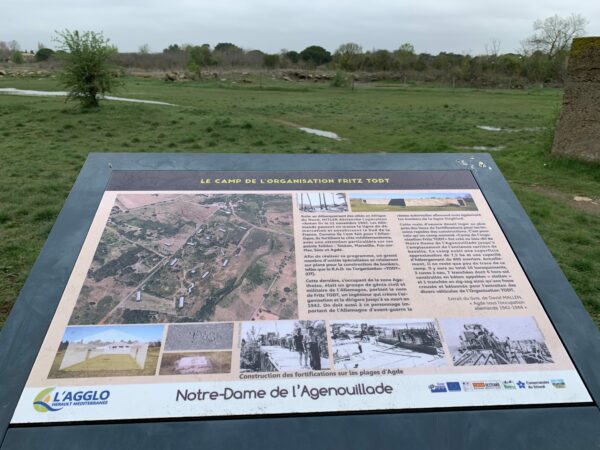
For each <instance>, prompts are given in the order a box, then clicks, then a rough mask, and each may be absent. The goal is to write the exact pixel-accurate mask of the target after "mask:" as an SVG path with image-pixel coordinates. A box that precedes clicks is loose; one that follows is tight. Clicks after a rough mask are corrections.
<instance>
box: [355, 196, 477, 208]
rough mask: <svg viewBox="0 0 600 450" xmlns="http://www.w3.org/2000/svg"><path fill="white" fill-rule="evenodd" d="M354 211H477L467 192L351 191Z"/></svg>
mask: <svg viewBox="0 0 600 450" xmlns="http://www.w3.org/2000/svg"><path fill="white" fill-rule="evenodd" d="M350 205H351V207H352V212H385V211H452V210H456V211H477V206H476V205H475V201H474V200H473V197H471V194H469V193H466V192H403V193H400V194H387V193H362V192H361V193H351V194H350Z"/></svg>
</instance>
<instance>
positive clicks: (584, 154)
mask: <svg viewBox="0 0 600 450" xmlns="http://www.w3.org/2000/svg"><path fill="white" fill-rule="evenodd" d="M552 153H554V154H559V155H565V156H569V157H571V158H575V159H580V160H584V161H596V162H600V37H583V38H576V39H573V44H572V46H571V52H570V53H569V62H568V66H567V77H566V81H565V93H564V97H563V104H562V111H561V114H560V118H559V120H558V123H557V124H556V130H555V132H554V143H553V145H552Z"/></svg>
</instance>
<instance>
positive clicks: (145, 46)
mask: <svg viewBox="0 0 600 450" xmlns="http://www.w3.org/2000/svg"><path fill="white" fill-rule="evenodd" d="M138 53H139V54H140V55H147V54H148V53H150V46H149V45H148V44H142V45H140V47H139V48H138Z"/></svg>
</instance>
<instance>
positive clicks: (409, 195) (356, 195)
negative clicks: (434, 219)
mask: <svg viewBox="0 0 600 450" xmlns="http://www.w3.org/2000/svg"><path fill="white" fill-rule="evenodd" d="M467 196H470V194H467V193H466V192H429V191H428V192H417V193H412V192H403V193H401V194H382V193H376V194H367V193H364V192H361V193H354V192H352V193H350V198H360V199H363V200H366V199H371V198H465V197H467Z"/></svg>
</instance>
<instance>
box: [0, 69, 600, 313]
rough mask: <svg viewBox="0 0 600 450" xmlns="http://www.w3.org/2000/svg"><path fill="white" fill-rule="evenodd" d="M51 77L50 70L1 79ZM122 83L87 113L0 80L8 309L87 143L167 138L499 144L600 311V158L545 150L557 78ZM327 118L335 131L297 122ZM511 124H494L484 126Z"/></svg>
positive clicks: (572, 274) (0, 219) (567, 267)
mask: <svg viewBox="0 0 600 450" xmlns="http://www.w3.org/2000/svg"><path fill="white" fill-rule="evenodd" d="M3 87H14V88H21V89H48V90H57V89H59V87H58V86H57V85H56V82H55V81H54V80H53V79H51V78H44V79H35V78H30V79H27V78H18V79H17V78H10V77H5V78H1V79H0V88H3ZM120 95H122V96H124V97H130V98H138V99H148V100H159V101H164V102H169V103H173V104H175V105H177V106H159V105H146V104H137V103H124V102H108V101H107V102H104V103H103V106H102V108H101V109H100V110H99V111H96V112H88V113H82V112H80V111H78V110H77V109H76V108H75V107H74V106H73V105H70V104H65V102H64V99H62V98H36V97H17V96H9V95H5V94H0V158H1V161H2V164H0V321H3V320H4V319H5V317H6V315H7V314H8V312H9V311H10V308H11V306H12V304H13V302H14V300H15V298H16V296H17V294H18V291H19V289H20V288H21V286H22V284H23V282H24V281H25V278H26V276H27V273H28V271H29V270H30V268H31V266H32V264H33V262H34V260H35V258H36V256H37V254H38V253H39V251H40V249H41V246H42V245H43V243H44V241H45V239H46V237H47V235H48V232H49V230H50V228H51V226H52V224H53V222H54V220H55V218H56V215H57V214H58V212H59V210H60V208H61V207H62V204H63V202H64V200H65V198H66V196H67V194H68V192H69V189H70V188H71V186H72V184H73V182H74V180H75V178H76V176H77V174H78V172H79V170H80V168H81V166H82V164H83V162H84V160H85V158H86V156H87V154H88V153H89V152H91V151H94V152H104V151H112V152H118V151H128V152H137V151H140V152H142V151H152V152H160V151H170V152H284V153H335V152H344V153H357V152H390V153H393V152H440V151H443V152H453V151H460V152H464V151H468V150H465V148H464V147H479V146H485V147H496V148H502V150H497V151H494V152H493V156H494V159H495V160H496V162H497V163H498V165H499V166H500V168H501V170H502V171H503V173H504V176H505V177H506V178H507V179H508V181H509V182H510V184H511V186H512V187H513V189H514V190H515V192H516V194H517V196H518V197H519V199H520V201H521V202H522V204H523V206H524V207H525V209H526V210H527V212H528V214H529V215H530V217H531V218H532V220H533V221H534V223H535V225H536V226H537V228H538V230H539V232H540V233H541V235H542V237H543V238H544V239H545V241H546V243H547V245H548V247H549V248H550V250H551V251H552V253H553V254H554V256H555V257H556V259H557V260H558V261H559V263H560V265H561V267H562V269H563V270H564V271H565V273H566V275H567V277H568V278H569V280H570V281H571V283H572V284H573V286H574V288H575V290H576V291H577V293H578V294H579V296H580V298H581V299H582V301H583V302H584V304H585V306H586V308H587V309H588V311H589V312H590V314H592V316H593V317H594V319H595V320H596V322H597V323H600V246H599V245H598V242H600V214H599V213H598V211H597V210H595V209H594V208H593V207H590V205H586V204H585V203H582V202H574V201H573V197H574V196H576V195H578V196H588V197H593V198H596V199H597V198H600V167H599V166H597V165H596V166H593V165H589V164H583V163H577V162H572V161H568V160H562V159H556V158H553V157H550V156H549V155H548V152H547V149H548V148H549V145H550V142H551V136H552V127H553V123H554V121H555V119H556V117H557V113H558V108H559V106H560V100H561V95H562V92H561V91H559V90H550V89H546V90H529V91H502V90H474V89H456V90H452V89H445V88H421V87H405V86H403V85H396V84H390V83H386V84H385V85H378V84H376V83H373V84H368V85H358V86H357V87H356V89H354V90H352V89H348V88H343V89H336V88H331V87H329V86H327V85H321V84H316V83H291V82H284V81H274V80H262V81H260V80H254V82H253V83H248V84H242V83H232V82H231V81H205V82H193V83H192V82H190V83H177V84H166V83H164V82H162V81H160V80H153V79H134V78H131V79H128V80H127V82H126V85H125V88H124V90H123V91H122V92H121V93H120ZM296 125H300V126H303V127H309V128H316V129H321V130H326V131H333V132H335V133H337V134H338V135H339V136H341V137H342V138H343V140H341V141H335V140H332V139H327V138H323V137H319V136H314V135H310V134H307V133H304V132H302V131H300V130H298V129H297V128H296V127H295V126H296ZM482 125H483V126H492V127H500V128H503V129H510V130H511V131H504V130H503V131H489V130H485V129H481V128H478V126H482Z"/></svg>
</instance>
